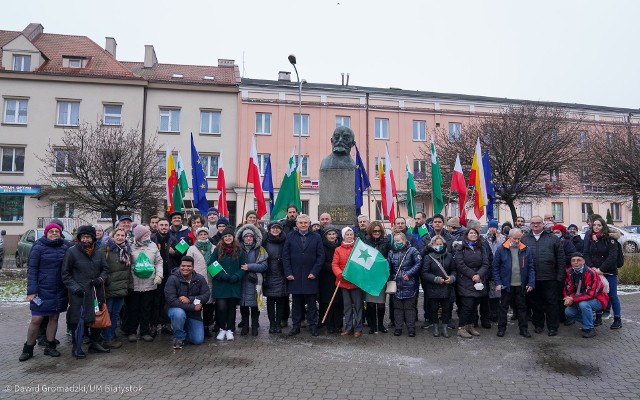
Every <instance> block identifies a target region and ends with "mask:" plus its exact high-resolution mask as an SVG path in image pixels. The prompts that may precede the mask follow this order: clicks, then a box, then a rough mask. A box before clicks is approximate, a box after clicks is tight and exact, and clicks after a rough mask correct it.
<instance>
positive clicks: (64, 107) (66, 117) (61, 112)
mask: <svg viewBox="0 0 640 400" xmlns="http://www.w3.org/2000/svg"><path fill="white" fill-rule="evenodd" d="M57 124H58V125H64V126H78V125H80V102H79V101H59V102H58V123H57Z"/></svg>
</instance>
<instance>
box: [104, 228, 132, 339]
mask: <svg viewBox="0 0 640 400" xmlns="http://www.w3.org/2000/svg"><path fill="white" fill-rule="evenodd" d="M99 251H100V253H101V254H104V257H105V259H106V260H107V265H108V266H109V277H108V278H107V280H106V282H105V289H106V295H107V310H108V311H109V317H110V318H111V326H110V327H108V328H105V329H103V330H102V338H103V339H104V343H103V345H104V347H106V348H108V349H117V348H120V347H122V342H120V341H119V340H118V339H116V337H115V334H116V327H117V326H118V320H119V319H120V311H121V310H122V307H123V306H124V299H125V297H126V296H127V293H128V292H129V287H131V286H132V285H133V281H132V275H131V246H129V242H128V241H127V232H126V231H125V230H124V229H122V228H116V229H115V230H114V231H113V237H112V238H111V240H109V241H108V242H106V243H105V245H104V246H102V247H101V248H100V249H99Z"/></svg>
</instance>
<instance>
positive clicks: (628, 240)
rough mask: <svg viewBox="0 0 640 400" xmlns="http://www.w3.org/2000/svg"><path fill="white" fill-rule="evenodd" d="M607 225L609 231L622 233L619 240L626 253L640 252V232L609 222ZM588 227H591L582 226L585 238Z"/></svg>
mask: <svg viewBox="0 0 640 400" xmlns="http://www.w3.org/2000/svg"><path fill="white" fill-rule="evenodd" d="M607 226H608V227H609V232H618V233H619V234H620V238H619V239H618V242H620V244H621V245H622V250H624V252H625V253H638V251H640V234H638V233H633V232H629V231H627V230H626V229H624V228H620V227H617V226H615V225H609V224H607ZM587 229H589V227H588V226H586V225H585V226H583V227H582V230H583V231H582V232H581V233H580V236H581V237H582V238H583V239H585V236H584V232H586V231H587Z"/></svg>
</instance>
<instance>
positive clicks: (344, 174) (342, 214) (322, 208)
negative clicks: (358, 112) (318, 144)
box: [318, 126, 356, 228]
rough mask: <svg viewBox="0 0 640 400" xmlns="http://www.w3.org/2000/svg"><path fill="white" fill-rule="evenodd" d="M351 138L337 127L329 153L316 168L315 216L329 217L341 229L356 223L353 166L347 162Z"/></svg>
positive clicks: (352, 142)
mask: <svg viewBox="0 0 640 400" xmlns="http://www.w3.org/2000/svg"><path fill="white" fill-rule="evenodd" d="M355 143H356V140H355V135H354V134H353V131H352V130H351V129H349V128H347V127H346V126H339V127H337V128H336V130H335V131H333V135H332V136H331V145H332V152H331V154H329V155H328V156H326V157H325V158H324V159H323V160H322V163H321V164H320V205H319V206H318V215H320V214H322V213H325V212H326V213H329V214H331V218H332V219H333V225H335V226H337V227H340V228H343V227H345V226H352V225H354V224H355V223H356V204H355V179H356V164H355V162H354V161H353V159H352V158H351V155H350V153H351V148H352V147H353V146H354V145H355Z"/></svg>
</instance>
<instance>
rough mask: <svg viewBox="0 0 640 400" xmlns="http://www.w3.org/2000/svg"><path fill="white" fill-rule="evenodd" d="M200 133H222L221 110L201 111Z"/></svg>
mask: <svg viewBox="0 0 640 400" xmlns="http://www.w3.org/2000/svg"><path fill="white" fill-rule="evenodd" d="M200 133H210V134H214V135H219V134H220V111H200Z"/></svg>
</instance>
